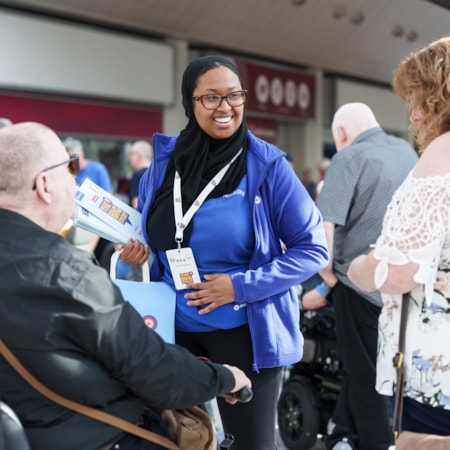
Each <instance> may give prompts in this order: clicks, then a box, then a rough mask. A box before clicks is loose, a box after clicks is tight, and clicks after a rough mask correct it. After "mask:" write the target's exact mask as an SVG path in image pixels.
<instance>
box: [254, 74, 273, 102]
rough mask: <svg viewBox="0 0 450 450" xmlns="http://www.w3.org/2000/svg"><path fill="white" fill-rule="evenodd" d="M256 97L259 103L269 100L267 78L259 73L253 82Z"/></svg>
mask: <svg viewBox="0 0 450 450" xmlns="http://www.w3.org/2000/svg"><path fill="white" fill-rule="evenodd" d="M255 91H256V98H257V100H258V102H260V103H267V100H269V95H270V91H269V80H268V78H267V77H266V76H265V75H259V76H258V78H257V79H256V83H255Z"/></svg>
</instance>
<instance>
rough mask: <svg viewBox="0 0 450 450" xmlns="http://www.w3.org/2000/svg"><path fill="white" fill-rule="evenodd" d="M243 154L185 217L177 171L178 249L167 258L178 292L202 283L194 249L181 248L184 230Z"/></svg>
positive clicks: (223, 169)
mask: <svg viewBox="0 0 450 450" xmlns="http://www.w3.org/2000/svg"><path fill="white" fill-rule="evenodd" d="M241 152H242V148H241V149H240V150H239V151H238V152H237V153H236V155H234V157H233V159H232V160H231V161H230V162H229V163H228V164H227V165H225V166H224V167H222V169H221V170H219V172H217V174H216V175H215V176H214V177H213V178H212V179H211V180H210V182H209V183H208V184H207V185H206V186H205V187H204V189H203V190H202V192H200V194H199V195H198V196H197V198H196V199H195V200H194V202H193V203H192V205H191V206H190V207H189V209H188V210H187V211H186V214H185V215H184V216H183V205H182V199H181V177H180V175H179V173H178V172H177V171H175V177H174V180H173V211H174V217H175V228H176V231H175V242H176V243H177V247H178V248H176V249H171V250H167V251H166V256H167V260H168V262H169V267H170V271H171V272H172V278H173V281H174V283H175V288H176V289H177V290H181V289H186V288H187V286H186V285H187V284H190V283H200V281H201V280H200V275H199V273H198V269H197V264H196V262H195V258H194V254H193V253H192V249H191V248H189V247H184V248H181V243H182V242H183V234H184V229H185V228H186V227H187V226H188V225H189V223H190V221H191V220H192V217H193V216H194V214H195V213H196V212H197V210H198V209H199V208H200V206H202V204H203V202H204V201H205V200H206V198H207V197H208V195H209V194H210V193H211V192H212V191H213V190H214V188H215V187H216V186H217V185H218V184H219V183H220V182H221V181H222V178H223V177H224V176H225V174H226V173H227V171H228V169H229V168H230V166H231V164H233V163H234V161H235V160H236V158H237V157H238V156H239V155H240V154H241Z"/></svg>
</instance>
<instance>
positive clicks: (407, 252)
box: [374, 174, 450, 289]
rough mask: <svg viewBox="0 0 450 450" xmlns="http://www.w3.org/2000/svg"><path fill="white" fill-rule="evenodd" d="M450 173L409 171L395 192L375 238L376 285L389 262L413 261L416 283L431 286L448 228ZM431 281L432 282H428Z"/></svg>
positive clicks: (378, 283)
mask: <svg viewBox="0 0 450 450" xmlns="http://www.w3.org/2000/svg"><path fill="white" fill-rule="evenodd" d="M449 192H450V174H449V175H446V176H433V177H427V178H415V177H413V176H412V175H411V174H410V175H409V176H408V177H407V179H406V180H405V182H404V183H403V184H402V185H401V186H400V188H399V189H398V190H397V191H396V193H395V194H394V196H393V198H392V200H391V203H390V204H389V206H388V208H387V211H386V215H385V218H384V223H383V230H382V233H381V236H380V237H379V238H378V240H377V243H376V246H375V252H374V257H375V258H376V259H378V260H379V261H380V263H379V264H378V266H377V268H376V270H375V280H374V281H375V286H376V287H377V289H379V288H380V287H381V286H382V285H383V283H384V282H385V281H386V278H387V276H388V269H389V266H388V265H389V264H393V265H402V264H407V263H409V262H414V263H416V264H418V265H419V270H418V271H417V272H416V274H415V275H414V281H415V282H416V283H420V284H425V285H426V289H430V288H431V289H432V287H433V285H434V280H435V276H436V271H437V265H438V263H439V256H440V252H441V248H442V244H443V242H444V239H445V237H446V235H447V232H448V229H449V208H450V200H449V197H450V196H449ZM430 283H431V285H430Z"/></svg>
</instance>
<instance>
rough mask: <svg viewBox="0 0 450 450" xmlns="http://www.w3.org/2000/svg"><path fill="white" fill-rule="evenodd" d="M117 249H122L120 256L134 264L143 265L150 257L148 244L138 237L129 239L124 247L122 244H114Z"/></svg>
mask: <svg viewBox="0 0 450 450" xmlns="http://www.w3.org/2000/svg"><path fill="white" fill-rule="evenodd" d="M114 248H115V250H116V251H117V250H122V253H121V254H120V258H121V259H122V260H123V261H125V262H127V263H128V264H132V265H133V266H142V264H144V263H145V261H147V258H148V252H149V250H148V245H144V244H143V243H142V242H140V241H138V240H137V239H131V238H130V239H128V242H127V245H126V246H125V247H124V246H122V245H120V244H116V245H115V246H114Z"/></svg>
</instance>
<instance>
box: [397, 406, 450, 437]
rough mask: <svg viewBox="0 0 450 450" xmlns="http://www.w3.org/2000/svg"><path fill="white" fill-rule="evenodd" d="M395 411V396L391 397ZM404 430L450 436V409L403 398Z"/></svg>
mask: <svg viewBox="0 0 450 450" xmlns="http://www.w3.org/2000/svg"><path fill="white" fill-rule="evenodd" d="M389 398H390V400H391V401H390V403H391V410H392V412H393V411H394V397H389ZM402 430H405V431H415V432H416V433H425V434H437V435H439V436H450V410H448V409H442V408H435V407H433V406H429V405H424V404H423V403H419V402H418V401H416V400H413V399H412V398H408V397H405V398H404V399H403V420H402Z"/></svg>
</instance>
